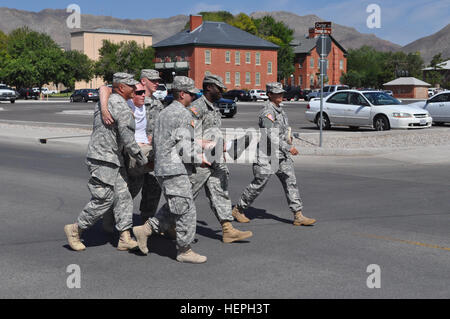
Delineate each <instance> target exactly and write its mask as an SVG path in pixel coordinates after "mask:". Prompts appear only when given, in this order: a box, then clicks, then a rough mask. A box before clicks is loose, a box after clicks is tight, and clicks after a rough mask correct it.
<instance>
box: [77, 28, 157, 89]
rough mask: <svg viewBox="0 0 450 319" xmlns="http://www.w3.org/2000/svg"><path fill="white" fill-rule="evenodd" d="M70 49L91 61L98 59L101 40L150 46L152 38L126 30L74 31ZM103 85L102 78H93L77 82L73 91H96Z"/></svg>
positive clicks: (149, 35) (148, 35)
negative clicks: (134, 42) (131, 42)
mask: <svg viewBox="0 0 450 319" xmlns="http://www.w3.org/2000/svg"><path fill="white" fill-rule="evenodd" d="M70 35H71V40H70V49H71V50H77V51H80V52H82V53H84V54H86V55H87V56H88V57H89V58H90V59H91V60H94V61H97V60H98V59H99V52H98V51H99V50H100V48H101V47H102V45H103V40H109V41H111V42H113V43H120V42H122V41H136V43H137V44H139V45H142V44H143V45H145V46H146V47H148V46H152V44H153V37H152V35H151V34H143V33H131V32H130V31H128V30H111V29H96V30H84V31H75V32H72V33H71V34H70ZM103 84H104V81H103V79H102V78H94V79H92V80H91V81H89V82H84V81H82V82H77V83H76V84H75V89H86V88H87V89H97V88H99V87H100V86H101V85H103Z"/></svg>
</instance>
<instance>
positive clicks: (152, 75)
mask: <svg viewBox="0 0 450 319" xmlns="http://www.w3.org/2000/svg"><path fill="white" fill-rule="evenodd" d="M143 78H147V79H149V80H162V79H161V77H160V76H159V72H158V71H156V70H153V69H143V70H142V71H141V79H143Z"/></svg>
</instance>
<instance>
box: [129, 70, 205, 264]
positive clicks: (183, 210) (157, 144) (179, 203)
mask: <svg viewBox="0 0 450 319" xmlns="http://www.w3.org/2000/svg"><path fill="white" fill-rule="evenodd" d="M198 92H199V90H198V89H196V88H195V86H194V81H193V80H192V79H190V78H187V77H184V76H177V77H175V79H174V81H173V94H174V102H173V103H172V104H170V105H169V106H167V107H166V108H165V109H164V110H162V111H161V113H160V116H158V117H157V119H156V123H155V127H154V140H153V146H154V150H155V175H156V177H157V178H158V182H159V183H160V185H161V188H162V190H163V193H164V196H165V198H166V201H167V203H166V204H165V205H164V206H163V207H162V208H161V209H160V210H159V211H158V212H157V214H156V216H155V217H152V218H150V219H149V220H147V222H146V223H145V224H144V225H143V226H137V227H134V228H133V233H134V234H135V236H136V239H137V241H138V243H139V249H140V250H141V251H142V252H143V253H144V254H147V253H148V248H147V239H148V237H149V236H150V235H151V234H152V233H155V232H156V233H164V232H166V231H167V230H168V228H169V227H170V226H171V225H173V224H174V223H175V225H176V242H177V248H178V252H177V260H178V261H179V262H190V263H204V262H206V259H207V258H206V257H205V256H201V255H199V254H197V253H195V252H193V251H192V249H191V247H190V244H191V243H192V241H193V240H194V236H195V229H196V222H197V213H196V208H195V203H194V200H193V197H192V190H191V184H190V182H189V174H190V173H191V172H192V163H193V162H195V160H194V159H193V158H194V157H197V156H199V154H200V156H201V149H200V150H197V149H196V146H197V144H196V142H195V141H194V126H195V124H194V121H193V120H192V116H191V115H190V113H189V111H188V110H187V109H186V107H187V106H188V105H189V104H190V103H191V102H192V100H193V98H194V96H195V94H196V93H198ZM197 161H198V162H202V161H201V160H197Z"/></svg>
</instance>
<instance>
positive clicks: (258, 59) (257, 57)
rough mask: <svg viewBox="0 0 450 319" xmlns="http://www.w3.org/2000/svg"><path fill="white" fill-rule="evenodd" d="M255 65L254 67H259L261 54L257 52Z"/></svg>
mask: <svg viewBox="0 0 450 319" xmlns="http://www.w3.org/2000/svg"><path fill="white" fill-rule="evenodd" d="M255 64H256V65H261V53H259V52H256V56H255Z"/></svg>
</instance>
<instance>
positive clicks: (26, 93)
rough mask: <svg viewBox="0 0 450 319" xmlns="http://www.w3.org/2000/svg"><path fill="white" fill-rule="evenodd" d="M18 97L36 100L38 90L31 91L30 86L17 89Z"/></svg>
mask: <svg viewBox="0 0 450 319" xmlns="http://www.w3.org/2000/svg"><path fill="white" fill-rule="evenodd" d="M18 92H19V98H20V99H24V100H28V99H35V100H37V99H38V97H39V92H35V91H33V89H31V88H21V89H19V91H18Z"/></svg>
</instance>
